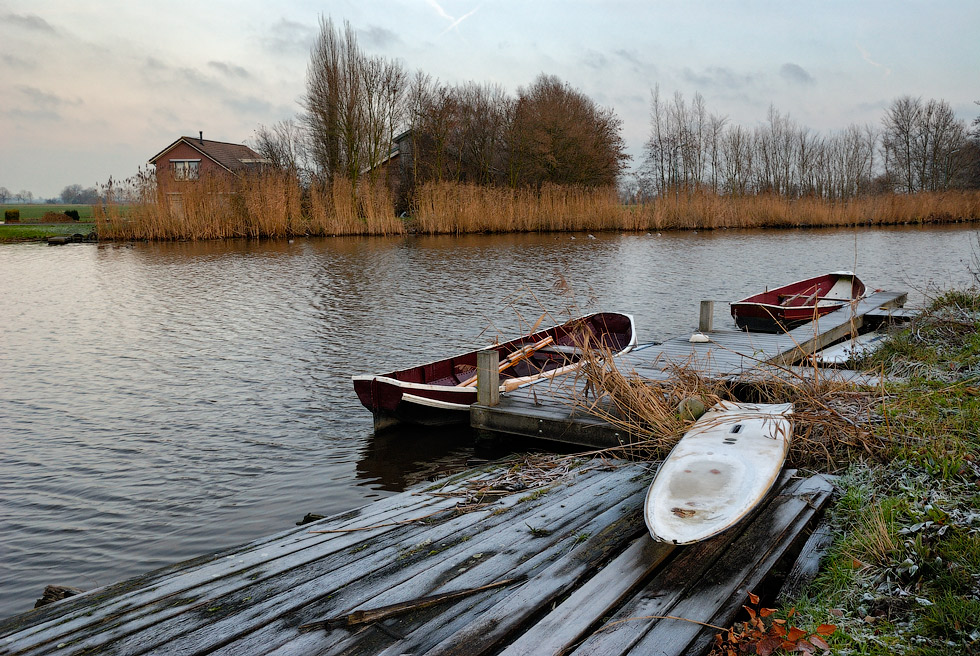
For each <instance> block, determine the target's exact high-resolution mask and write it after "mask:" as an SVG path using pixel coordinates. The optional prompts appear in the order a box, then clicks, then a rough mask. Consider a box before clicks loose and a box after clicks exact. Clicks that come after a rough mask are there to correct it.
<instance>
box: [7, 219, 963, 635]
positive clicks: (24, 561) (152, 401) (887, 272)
mask: <svg viewBox="0 0 980 656" xmlns="http://www.w3.org/2000/svg"><path fill="white" fill-rule="evenodd" d="M976 247H977V233H976V231H975V230H974V229H972V228H957V227H953V228H939V229H936V228H931V229H925V230H924V229H895V230H880V229H879V230H842V231H830V230H822V231H778V232H767V233H763V232H741V231H738V232H737V231H719V232H712V233H703V232H702V233H700V234H699V233H693V232H688V233H680V234H669V235H668V234H665V235H662V236H658V235H655V234H653V235H598V236H597V238H595V239H593V238H589V237H588V236H587V235H576V236H575V238H572V237H571V236H570V235H561V236H557V237H556V236H554V235H548V236H517V237H511V236H505V237H485V236H475V237H464V238H397V239H332V240H297V241H296V242H295V243H287V242H285V241H281V242H262V243H248V242H222V243H204V244H154V245H136V246H133V247H125V246H123V247H117V246H112V245H109V246H105V245H103V246H96V245H88V244H85V245H83V244H78V245H71V246H65V247H59V248H53V247H47V246H43V245H13V246H2V247H0V617H5V616H7V615H11V614H14V613H18V612H21V611H26V610H28V609H29V608H31V607H32V605H33V602H34V600H35V599H36V598H37V597H39V596H40V593H41V591H42V590H43V588H44V586H45V585H46V584H49V583H57V584H65V585H74V586H77V587H81V588H85V589H89V588H93V587H96V586H99V585H104V584H107V583H111V582H113V581H116V580H119V579H121V578H124V577H127V576H131V575H134V574H138V573H141V572H144V571H147V570H149V569H152V568H155V567H158V566H161V565H164V564H167V563H170V562H174V561H177V560H180V559H184V558H189V557H192V556H197V555H200V554H203V553H207V552H209V551H214V550H217V549H220V548H223V547H227V546H231V545H234V544H238V543H241V542H245V541H247V540H250V539H252V538H255V537H258V536H262V535H267V534H271V533H273V532H277V531H279V530H281V529H284V528H287V527H289V526H291V525H293V523H294V522H295V521H297V520H298V519H300V518H301V517H302V516H303V515H304V514H305V513H307V512H318V513H321V514H331V513H335V512H339V511H343V510H346V509H350V508H353V507H356V506H359V505H363V504H364V503H367V502H369V501H371V500H373V499H377V498H380V497H383V496H386V495H389V494H391V493H393V492H395V491H398V490H401V489H403V488H404V486H405V485H406V482H407V481H409V480H411V479H412V478H414V477H418V476H420V475H424V474H426V473H428V472H430V471H433V470H437V469H438V468H439V467H442V466H447V465H450V464H458V463H461V462H464V461H465V459H466V458H467V456H469V455H471V454H472V453H473V450H472V448H471V447H470V446H469V445H468V444H467V435H466V434H465V432H463V431H451V432H449V433H446V432H441V433H434V432H429V431H414V432H397V433H392V434H385V435H378V436H375V435H374V434H373V431H372V422H371V416H370V414H369V413H368V412H367V411H366V410H364V409H363V408H361V406H360V405H359V404H358V403H357V400H356V398H355V396H354V394H353V390H352V388H351V385H350V381H349V377H350V376H351V375H352V374H355V373H369V372H375V371H381V370H390V369H392V368H395V367H401V366H407V365H410V364H415V363H418V362H420V361H423V360H429V359H434V358H435V357H436V356H439V355H448V354H451V353H452V352H455V351H459V350H463V349H465V348H468V347H470V346H471V345H477V344H485V343H487V341H488V340H489V337H490V336H492V335H493V334H495V333H496V332H497V331H500V332H501V333H503V334H504V335H507V336H513V335H515V334H517V333H518V332H520V330H519V328H520V326H519V320H518V318H517V317H518V316H523V317H525V318H528V319H529V320H530V321H531V322H533V321H534V320H536V319H537V317H538V316H539V315H540V314H541V312H542V309H541V308H542V306H543V307H545V308H547V309H549V310H551V311H552V312H553V314H554V316H555V317H556V319H561V318H563V316H564V315H563V314H562V310H563V308H564V307H565V306H567V305H569V303H570V297H569V296H567V295H563V294H560V293H558V292H557V291H555V289H554V284H555V282H556V281H558V280H559V279H560V278H564V279H565V280H567V281H568V283H570V284H571V286H572V288H573V290H574V304H575V305H577V306H578V312H577V313H583V312H585V311H593V310H621V311H626V312H631V313H633V314H634V316H635V318H636V321H637V325H638V328H639V332H640V335H639V337H640V340H641V341H651V340H655V339H658V338H663V337H667V336H671V335H675V334H680V333H683V332H686V331H689V330H691V328H692V327H693V326H695V325H696V324H697V315H698V302H699V301H700V300H701V299H716V300H719V301H730V300H734V299H737V298H740V297H743V296H746V295H748V294H750V293H753V292H755V291H757V290H759V289H761V288H762V287H764V286H765V285H767V284H769V285H771V284H773V283H783V282H789V281H792V280H796V279H800V278H805V277H809V276H811V275H815V274H818V273H823V272H826V271H830V270H836V269H851V270H855V271H857V273H858V274H859V275H860V276H861V277H862V278H863V279H864V280H865V281H866V282H867V283H868V286H869V287H871V288H876V287H878V288H885V289H909V290H910V291H911V292H912V293H911V298H912V301H913V302H914V301H916V300H919V301H921V299H922V298H923V294H924V293H927V292H928V291H929V289H930V288H935V287H940V288H945V287H948V286H951V285H964V284H968V283H971V282H973V280H974V279H973V276H972V275H971V273H970V270H969V267H970V266H971V263H972V262H973V261H974V260H975V255H974V252H975V250H976ZM590 301H594V302H591V303H590ZM715 321H716V325H728V324H730V323H731V321H730V317H728V316H727V306H725V305H722V304H720V305H719V306H718V312H717V314H716V319H715ZM489 326H492V328H490V329H489V330H488V327H489Z"/></svg>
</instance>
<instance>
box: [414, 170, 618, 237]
mask: <svg viewBox="0 0 980 656" xmlns="http://www.w3.org/2000/svg"><path fill="white" fill-rule="evenodd" d="M628 216H629V213H628V212H626V211H624V209H623V207H622V205H621V204H620V202H619V199H618V198H617V196H616V192H615V190H614V189H611V188H602V189H588V188H584V187H570V186H558V185H545V186H544V187H542V188H541V189H540V190H536V189H530V188H522V189H511V188H509V187H482V186H478V185H473V184H458V183H451V182H436V183H428V184H425V185H422V186H421V187H420V188H419V190H418V191H417V193H416V196H415V208H414V217H413V218H414V228H415V230H416V231H417V232H420V233H424V234H464V233H473V232H491V233H492V232H552V231H582V230H596V231H598V230H609V229H617V230H621V229H626V228H627V225H626V223H624V220H626V219H627V217H628Z"/></svg>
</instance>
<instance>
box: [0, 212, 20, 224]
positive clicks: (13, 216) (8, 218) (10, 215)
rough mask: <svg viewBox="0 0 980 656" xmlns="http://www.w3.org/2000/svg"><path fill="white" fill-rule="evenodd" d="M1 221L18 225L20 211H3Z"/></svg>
mask: <svg viewBox="0 0 980 656" xmlns="http://www.w3.org/2000/svg"><path fill="white" fill-rule="evenodd" d="M3 220H4V221H5V222H7V223H20V210H4V211H3Z"/></svg>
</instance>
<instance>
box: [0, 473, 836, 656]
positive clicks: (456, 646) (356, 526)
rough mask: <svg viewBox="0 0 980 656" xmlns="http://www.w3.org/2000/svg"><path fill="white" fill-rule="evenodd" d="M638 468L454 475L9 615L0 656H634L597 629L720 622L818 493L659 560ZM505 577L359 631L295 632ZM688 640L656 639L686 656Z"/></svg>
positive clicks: (799, 486) (0, 627) (803, 485)
mask: <svg viewBox="0 0 980 656" xmlns="http://www.w3.org/2000/svg"><path fill="white" fill-rule="evenodd" d="M653 469H654V465H653V464H651V463H626V462H622V461H603V460H591V461H581V462H580V463H579V464H578V465H577V466H576V467H575V468H574V469H573V470H572V472H571V473H570V474H568V475H567V476H565V477H563V478H562V479H561V480H559V481H555V482H553V483H552V484H551V485H550V486H549V487H547V488H542V489H540V490H535V491H530V492H529V491H527V490H524V491H516V492H513V493H511V494H508V495H505V496H501V497H496V498H495V499H494V500H493V501H492V503H490V504H489V505H485V506H478V507H473V506H472V504H470V505H469V508H470V511H469V512H458V511H457V509H456V503H457V502H458V501H460V500H461V499H462V497H456V498H453V497H448V496H444V495H445V494H446V493H450V492H452V493H459V494H462V493H463V491H464V490H466V489H470V488H471V487H472V486H473V484H474V483H475V482H476V481H478V480H482V481H492V478H493V477H494V476H495V475H496V474H497V473H500V472H499V471H498V472H494V471H471V472H467V473H466V474H465V475H464V476H462V477H461V478H459V479H457V480H447V481H443V482H442V483H440V484H439V485H438V486H435V487H431V486H430V487H429V488H427V489H421V488H420V489H416V490H413V491H411V492H406V493H403V494H400V495H397V496H395V497H391V498H389V499H385V500H383V501H380V502H377V503H375V504H372V505H370V506H367V507H365V508H363V509H360V510H358V511H356V512H353V513H346V514H344V515H338V516H336V517H332V518H328V519H325V520H321V521H319V522H316V523H314V524H310V525H306V526H303V527H300V528H298V529H291V530H289V531H284V532H282V533H279V534H277V535H275V536H270V537H268V538H264V539H261V540H257V541H255V542H253V543H251V544H248V545H243V546H242V547H239V548H237V549H233V550H229V551H227V552H222V553H219V554H211V555H208V556H204V557H201V558H199V559H195V560H193V561H188V562H186V563H180V564H177V565H174V566H172V567H168V568H165V569H162V570H158V571H156V572H151V573H149V574H147V575H145V576H143V577H138V578H136V579H132V580H130V581H127V582H123V583H119V584H115V585H112V586H107V587H106V588H102V589H100V590H96V591H93V592H90V593H86V594H85V595H82V596H80V597H74V598H71V599H67V600H65V601H62V602H58V603H55V604H53V605H51V606H48V607H46V608H44V609H41V610H39V611H37V612H33V613H26V614H24V615H21V616H18V617H14V618H10V619H8V620H5V621H3V622H0V654H4V655H5V656H12V655H14V654H18V655H26V654H32V655H33V654H53V653H57V654H88V653H99V654H127V655H136V654H188V655H190V654H212V655H217V654H224V655H230V654H278V655H280V656H282V655H285V654H304V655H307V654H324V655H326V654H401V653H423V652H424V653H431V654H484V653H505V654H509V655H511V656H514V655H516V654H532V653H533V654H550V653H565V652H567V651H569V650H572V649H577V650H580V651H579V652H577V653H603V654H617V653H623V654H625V653H631V652H634V653H638V652H636V650H637V649H641V648H642V649H646V646H645V645H647V644H648V642H649V640H650V638H648V636H649V635H657V636H659V634H660V633H661V632H663V631H666V630H667V629H666V628H658V626H659V625H658V624H656V623H652V624H651V622H650V621H629V622H623V623H622V624H619V625H614V626H612V627H610V628H608V629H606V630H603V631H600V632H598V633H596V629H597V628H599V627H601V626H602V625H603V621H604V618H606V617H609V616H610V615H612V616H614V617H617V618H619V617H621V618H627V617H633V616H634V615H636V614H637V613H640V614H651V609H661V610H671V612H676V613H681V612H683V613H689V614H690V617H691V618H694V617H707V618H716V619H717V618H722V619H723V618H724V617H725V616H726V615H725V613H726V612H728V610H730V609H729V606H731V607H732V608H737V607H738V604H735V602H736V601H737V602H738V603H739V604H740V603H741V597H740V595H743V594H744V588H745V587H746V586H749V585H754V581H756V580H758V579H759V577H761V576H764V575H765V573H766V572H767V571H768V569H767V568H768V567H770V566H771V564H772V563H774V562H775V561H776V560H778V559H779V557H780V555H781V553H782V552H783V551H785V546H784V545H785V544H787V543H788V541H792V539H793V538H794V537H795V536H796V535H800V534H802V527H803V526H804V525H805V524H806V522H807V521H808V518H809V515H810V514H812V513H814V512H817V510H818V509H819V508H820V507H821V506H822V505H823V503H824V502H825V501H826V498H827V496H828V494H829V484H827V483H826V481H824V480H823V479H822V478H820V477H814V478H811V479H806V480H802V481H801V480H799V479H794V480H793V481H792V482H790V483H789V484H788V487H785V488H781V484H780V485H777V487H780V488H781V489H782V492H781V493H780V494H778V495H777V496H776V497H775V498H774V499H773V500H772V502H771V503H770V504H769V505H767V506H765V508H763V509H761V510H760V512H759V515H758V516H757V518H756V519H754V520H752V521H751V522H749V523H747V524H745V525H744V526H740V527H738V528H737V529H736V530H733V531H729V532H728V533H726V534H723V535H722V536H719V537H718V538H716V539H714V540H712V541H709V542H705V543H702V544H699V545H693V546H691V547H674V546H671V545H665V544H659V543H655V542H653V541H652V540H651V539H650V537H649V534H648V533H647V531H646V529H645V527H644V525H643V519H642V508H643V498H644V496H645V493H646V488H647V486H648V484H649V481H650V479H651V478H652V474H653ZM501 471H503V470H501ZM785 478H786V479H787V480H788V478H789V474H787V475H786V476H785ZM467 501H468V502H469V501H472V499H468V500H467ZM807 509H810V510H807ZM808 513H809V514H808ZM310 530H331V531H338V532H330V533H311V532H310ZM740 545H741V546H740ZM514 578H517V579H519V580H518V581H517V582H512V583H511V584H508V585H503V586H500V587H496V588H492V589H485V590H481V591H478V592H476V593H473V594H468V595H466V596H463V597H460V598H454V599H452V600H449V601H446V602H444V603H440V604H435V605H431V606H428V607H424V608H417V609H412V610H410V611H409V612H406V613H403V614H397V615H395V616H392V617H388V618H387V619H384V620H382V621H377V622H373V623H370V624H368V625H365V626H357V627H346V626H342V627H334V628H330V629H329V630H316V631H310V632H303V631H301V630H300V629H299V627H300V626H301V625H303V624H307V623H310V622H315V621H317V620H323V619H326V618H330V617H336V616H338V615H344V614H347V613H351V612H352V611H358V610H370V609H373V608H379V607H384V606H389V605H392V604H399V603H408V604H409V605H410V606H411V605H412V602H413V601H414V600H418V599H420V598H423V597H427V596H429V595H432V594H442V593H448V592H454V591H458V590H468V589H470V588H477V587H480V586H485V585H488V584H492V583H495V582H499V581H500V580H502V579H514ZM695 600H696V601H695ZM732 604H735V605H734V606H732ZM726 609H728V610H726ZM718 621H720V620H718ZM690 626H691V627H694V628H695V629H697V628H698V626H697V625H690ZM700 635H701V634H700V632H698V631H695V632H694V633H692V634H690V635H686V634H685V636H680V637H678V636H679V634H677V633H676V631H675V630H671V632H670V634H669V636H668V637H669V638H670V640H675V639H676V640H679V641H681V638H682V637H683V638H684V640H686V643H685V644H687V645H688V646H690V645H693V644H695V642H696V641H697V640H699V639H700ZM671 636H672V637H671ZM657 640H660V638H659V637H658V638H657ZM659 644H660V643H658V645H659ZM678 644H680V643H679V642H678ZM617 649H618V650H619V651H616V650H617ZM658 649H661V647H658ZM657 653H661V652H660V651H658V652H657ZM667 653H671V652H667ZM676 653H688V652H676ZM690 653H694V652H690Z"/></svg>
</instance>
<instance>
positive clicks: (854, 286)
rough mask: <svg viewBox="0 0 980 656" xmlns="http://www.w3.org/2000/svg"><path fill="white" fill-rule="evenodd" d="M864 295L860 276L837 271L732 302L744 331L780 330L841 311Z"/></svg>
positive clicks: (734, 311) (734, 314)
mask: <svg viewBox="0 0 980 656" xmlns="http://www.w3.org/2000/svg"><path fill="white" fill-rule="evenodd" d="M863 295H864V283H863V282H861V281H860V280H858V277H857V276H856V275H854V274H853V273H851V272H850V271H835V272H833V273H828V274H825V275H822V276H817V277H816V278H808V279H806V280H800V281H799V282H794V283H790V284H788V285H783V286H782V287H777V288H776V289H772V290H768V291H765V292H762V293H761V294H755V295H754V296H749V297H748V298H744V299H742V300H741V301H737V302H735V303H732V317H734V318H735V323H736V324H737V325H738V327H739V328H741V329H743V330H753V331H759V332H780V331H783V330H789V329H790V328H793V327H795V326H799V325H801V324H804V323H806V322H808V321H813V320H814V319H815V318H817V317H821V316H823V315H825V314H827V313H828V312H833V311H834V310H839V309H840V308H842V307H844V306H845V305H847V304H848V303H850V302H851V301H854V300H856V299H859V298H861V297H862V296H863Z"/></svg>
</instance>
